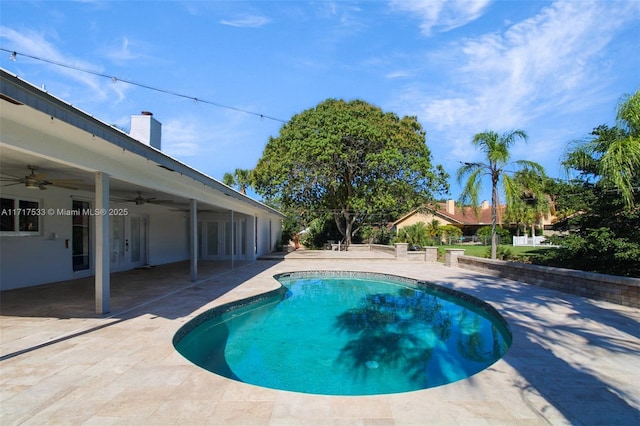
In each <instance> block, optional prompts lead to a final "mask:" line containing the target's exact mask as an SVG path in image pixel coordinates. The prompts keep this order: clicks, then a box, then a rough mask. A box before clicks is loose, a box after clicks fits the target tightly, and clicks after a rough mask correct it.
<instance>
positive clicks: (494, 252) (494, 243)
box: [491, 176, 498, 259]
mask: <svg viewBox="0 0 640 426" xmlns="http://www.w3.org/2000/svg"><path fill="white" fill-rule="evenodd" d="M497 221H498V179H497V178H496V177H495V176H494V177H493V178H492V185H491V259H495V258H497V257H498V235H497V233H496V223H497Z"/></svg>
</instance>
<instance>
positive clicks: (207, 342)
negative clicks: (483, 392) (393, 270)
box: [174, 271, 511, 395]
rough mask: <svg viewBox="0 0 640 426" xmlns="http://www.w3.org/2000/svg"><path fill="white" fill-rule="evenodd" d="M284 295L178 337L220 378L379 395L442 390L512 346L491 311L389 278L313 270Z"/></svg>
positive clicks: (285, 283)
mask: <svg viewBox="0 0 640 426" xmlns="http://www.w3.org/2000/svg"><path fill="white" fill-rule="evenodd" d="M275 278H276V279H277V280H278V281H279V282H280V283H281V284H282V287H281V288H280V289H279V290H276V291H273V292H270V293H267V294H264V295H261V296H256V297H253V298H250V299H247V300H243V301H238V302H234V303H231V304H227V305H223V306H220V307H217V308H214V309H212V310H210V311H208V312H206V313H204V314H202V315H200V316H198V317H196V318H194V319H193V320H192V321H190V322H189V323H187V324H186V325H185V326H183V327H182V328H181V329H180V330H179V331H178V332H177V333H176V335H175V336H174V345H175V347H176V349H177V350H178V351H179V352H180V353H181V354H182V355H183V356H184V357H185V358H187V359H188V360H190V361H191V362H193V363H194V364H196V365H198V366H200V367H202V368H205V369H207V370H209V371H211V372H213V373H216V374H219V375H222V376H225V377H228V378H230V379H233V380H238V381H241V382H245V383H250V384H254V385H258V386H263V387H268V388H275V389H282V390H289V391H295V392H304V393H312V394H324V395H374V394H389V393H399V392H408V391H414V390H419V389H426V388H430V387H434V386H441V385H444V384H447V383H451V382H455V381H457V380H461V379H464V378H467V377H469V376H471V375H473V374H476V373H478V372H480V371H482V370H484V369H486V368H487V367H488V366H490V365H491V364H493V363H495V362H496V361H498V360H499V359H500V358H501V357H502V356H503V355H504V353H505V352H506V351H507V349H508V348H509V346H510V344H511V333H510V332H509V329H508V326H507V324H506V322H505V321H504V319H503V318H502V317H501V316H500V315H499V314H498V313H497V312H496V311H495V309H493V308H492V307H491V306H490V305H488V304H486V303H484V302H482V301H480V300H478V299H476V298H474V297H472V296H469V295H466V294H464V293H460V292H457V291H454V290H450V289H447V288H444V287H441V286H437V285H435V284H432V283H427V282H421V281H417V280H413V279H408V278H403V277H397V276H392V275H386V274H377V273H363V272H333V271H305V272H295V273H287V274H280V275H277V276H276V277H275Z"/></svg>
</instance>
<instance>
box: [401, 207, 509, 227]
mask: <svg viewBox="0 0 640 426" xmlns="http://www.w3.org/2000/svg"><path fill="white" fill-rule="evenodd" d="M504 209H505V206H499V207H498V223H501V222H500V218H501V217H502V213H503V212H504ZM434 220H437V221H438V225H439V226H445V225H453V226H456V227H458V228H460V229H461V230H462V235H474V234H475V233H476V232H477V231H478V229H479V228H482V227H483V226H487V225H491V207H490V206H489V203H488V202H486V201H483V202H482V205H481V206H480V209H479V210H478V212H477V213H476V212H475V211H474V210H473V209H472V208H471V207H464V208H462V209H461V208H460V207H458V206H456V204H455V201H454V200H447V201H446V202H445V203H437V204H435V205H433V206H430V207H426V208H425V207H423V208H418V209H415V210H413V211H411V212H409V213H408V214H406V215H405V216H403V217H401V218H400V219H398V220H397V221H395V222H394V224H393V225H394V227H395V228H396V229H397V230H400V229H402V228H404V227H405V226H411V225H415V224H416V223H418V222H423V223H424V224H429V223H432V222H433V221H434Z"/></svg>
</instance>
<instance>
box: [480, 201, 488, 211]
mask: <svg viewBox="0 0 640 426" xmlns="http://www.w3.org/2000/svg"><path fill="white" fill-rule="evenodd" d="M488 208H489V202H488V201H487V200H484V201H483V202H482V210H484V209H488Z"/></svg>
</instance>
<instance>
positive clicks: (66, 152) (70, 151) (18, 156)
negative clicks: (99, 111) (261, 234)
mask: <svg viewBox="0 0 640 426" xmlns="http://www.w3.org/2000/svg"><path fill="white" fill-rule="evenodd" d="M0 150H1V152H2V155H1V156H0V170H1V171H2V173H3V174H4V173H6V174H11V175H18V176H23V175H24V174H26V172H28V170H27V165H29V164H32V165H37V166H38V168H39V169H43V170H46V172H47V173H48V174H51V175H55V177H56V178H57V179H78V180H82V181H83V182H84V183H85V184H86V185H87V186H88V187H92V186H93V184H94V176H95V173H96V172H103V173H106V174H108V175H109V176H110V178H111V192H112V194H113V193H116V194H117V193H118V192H122V193H126V194H127V195H131V194H132V193H133V194H135V192H136V191H140V190H142V191H147V192H149V191H150V190H151V191H157V192H159V193H162V195H163V198H172V199H174V201H176V202H185V201H186V200H190V199H195V200H197V201H198V202H203V203H205V204H206V205H208V206H215V207H216V208H217V209H219V210H220V211H229V210H233V211H237V212H241V213H245V214H254V213H255V212H256V209H257V210H262V211H264V212H267V213H269V214H271V215H276V216H279V217H282V218H284V217H285V216H284V215H283V214H282V213H280V212H278V211H277V210H275V209H273V208H271V207H269V206H267V205H265V204H264V203H261V202H259V201H256V200H254V199H252V198H250V197H248V196H246V195H244V194H241V193H240V192H238V191H236V190H234V189H233V188H231V187H229V186H227V185H225V184H223V183H222V182H219V181H217V180H215V179H213V178H211V177H210V176H207V175H206V174H204V173H202V172H199V171H197V170H195V169H193V168H191V167H189V166H187V165H186V164H184V163H182V162H180V161H178V160H176V159H175V158H173V157H171V156H169V155H167V154H165V153H163V152H161V151H159V150H157V149H155V148H153V147H151V146H148V145H145V144H143V143H141V142H139V141H137V140H135V139H133V138H132V137H130V136H129V135H128V134H126V133H125V132H123V131H121V130H120V129H118V128H116V127H114V126H111V125H109V124H106V123H105V122H103V121H101V120H98V119H97V118H95V117H93V116H91V115H89V114H87V113H85V112H83V111H81V110H79V109H78V108H76V107H74V106H72V105H70V104H69V103H67V102H64V101H62V100H60V99H59V98H56V97H54V96H52V95H50V94H49V93H47V92H45V91H43V90H41V89H40V88H38V87H35V86H33V85H32V84H30V83H28V82H26V81H24V80H22V79H20V78H19V77H17V76H15V75H13V74H10V73H8V72H7V71H6V70H3V69H0ZM149 195H153V194H149Z"/></svg>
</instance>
